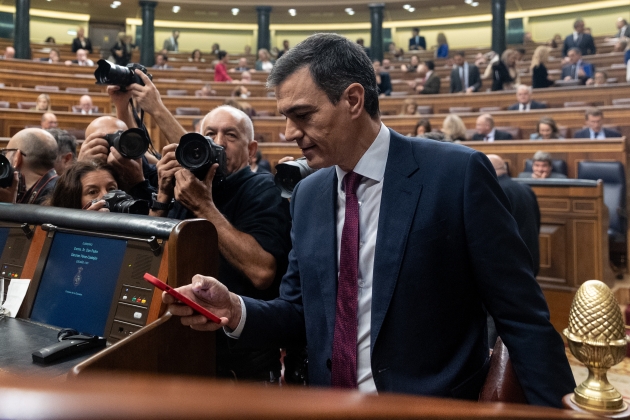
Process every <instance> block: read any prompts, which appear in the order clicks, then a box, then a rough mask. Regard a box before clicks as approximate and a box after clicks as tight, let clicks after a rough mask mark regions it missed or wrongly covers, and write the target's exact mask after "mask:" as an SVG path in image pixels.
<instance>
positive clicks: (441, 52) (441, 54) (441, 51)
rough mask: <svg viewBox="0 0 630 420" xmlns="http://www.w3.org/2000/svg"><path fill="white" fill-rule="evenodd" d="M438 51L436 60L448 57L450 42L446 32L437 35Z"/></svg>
mask: <svg viewBox="0 0 630 420" xmlns="http://www.w3.org/2000/svg"><path fill="white" fill-rule="evenodd" d="M437 45H438V47H437V50H435V57H436V58H447V57H448V41H446V35H444V32H440V33H438V34H437Z"/></svg>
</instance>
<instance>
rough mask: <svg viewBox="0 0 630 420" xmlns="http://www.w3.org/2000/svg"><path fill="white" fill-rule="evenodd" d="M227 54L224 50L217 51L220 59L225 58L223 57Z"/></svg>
mask: <svg viewBox="0 0 630 420" xmlns="http://www.w3.org/2000/svg"><path fill="white" fill-rule="evenodd" d="M226 55H227V52H225V51H223V50H219V52H218V53H217V58H218V59H219V60H223V57H225V56H226Z"/></svg>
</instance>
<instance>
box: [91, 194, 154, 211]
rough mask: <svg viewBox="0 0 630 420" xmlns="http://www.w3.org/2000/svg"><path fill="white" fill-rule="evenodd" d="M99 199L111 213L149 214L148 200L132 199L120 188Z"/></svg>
mask: <svg viewBox="0 0 630 420" xmlns="http://www.w3.org/2000/svg"><path fill="white" fill-rule="evenodd" d="M99 200H104V201H105V206H104V208H106V209H109V211H110V212H112V213H129V214H144V215H147V214H149V202H148V201H147V200H134V198H133V197H132V196H130V195H129V194H127V193H126V192H124V191H121V190H114V191H110V192H108V193H107V194H105V195H104V196H103V197H101V198H100V199H99ZM99 200H94V201H93V202H96V201H99Z"/></svg>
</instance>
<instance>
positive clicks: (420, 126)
mask: <svg viewBox="0 0 630 420" xmlns="http://www.w3.org/2000/svg"><path fill="white" fill-rule="evenodd" d="M430 132H431V122H430V121H429V119H428V118H423V119H421V120H420V121H418V122H417V123H416V126H415V127H414V129H413V133H411V134H409V135H408V136H407V137H423V136H424V135H425V134H427V133H430Z"/></svg>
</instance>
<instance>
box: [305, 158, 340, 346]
mask: <svg viewBox="0 0 630 420" xmlns="http://www.w3.org/2000/svg"><path fill="white" fill-rule="evenodd" d="M325 170H327V171H328V172H329V173H328V174H327V175H326V176H325V178H324V180H323V182H321V183H320V191H319V194H318V197H317V198H316V199H315V200H314V203H315V205H314V206H313V207H314V208H313V212H314V217H313V219H311V220H313V221H316V225H315V227H314V229H316V231H314V234H315V235H316V236H317V237H319V238H322V241H316V246H315V247H314V248H313V249H312V252H313V261H321V264H317V267H316V268H315V269H316V272H317V278H318V280H319V285H320V288H321V293H322V300H323V304H324V313H325V314H326V325H327V326H328V331H329V334H330V335H331V340H332V334H333V331H334V324H335V310H336V304H337V271H338V270H337V223H336V220H337V175H336V172H335V169H334V167H333V168H329V169H325ZM330 262H333V263H332V264H331V263H330ZM331 342H332V341H331Z"/></svg>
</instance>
